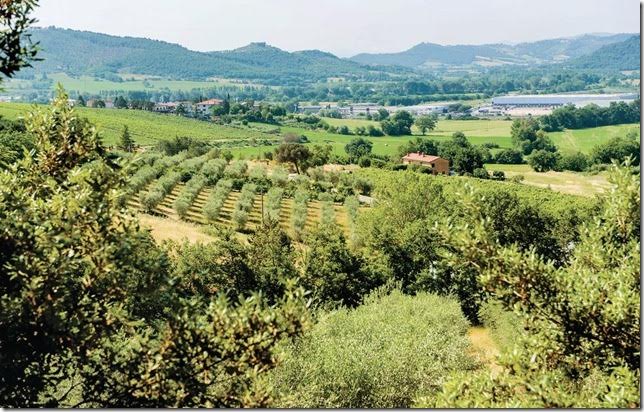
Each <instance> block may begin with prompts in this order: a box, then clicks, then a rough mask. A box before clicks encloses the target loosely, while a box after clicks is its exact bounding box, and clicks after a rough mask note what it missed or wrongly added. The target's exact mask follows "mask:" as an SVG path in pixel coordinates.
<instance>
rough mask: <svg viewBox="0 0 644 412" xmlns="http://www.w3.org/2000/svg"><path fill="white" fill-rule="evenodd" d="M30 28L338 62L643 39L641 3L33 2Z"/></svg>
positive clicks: (502, 0)
mask: <svg viewBox="0 0 644 412" xmlns="http://www.w3.org/2000/svg"><path fill="white" fill-rule="evenodd" d="M39 4H40V6H39V8H38V9H37V11H36V13H35V17H36V18H37V19H38V20H39V21H38V23H37V24H36V25H37V26H41V27H47V26H57V27H64V28H71V29H77V30H89V31H95V32H99V33H107V34H113V35H119V36H125V35H127V36H134V37H147V38H151V39H158V40H164V41H167V42H171V43H178V44H181V45H183V46H185V47H187V48H189V49H192V50H199V51H213V50H230V49H234V48H237V47H241V46H244V45H246V44H248V43H250V42H267V43H268V44H271V45H273V46H276V47H279V48H281V49H284V50H288V51H295V50H307V49H320V50H324V51H328V52H331V53H334V54H336V55H338V56H341V57H349V56H352V55H354V54H357V53H361V52H368V53H383V52H398V51H402V50H406V49H408V48H410V47H411V46H413V45H415V44H418V43H420V42H431V43H439V44H484V43H519V42H524V41H534V40H542V39H548V38H555V37H567V36H575V35H579V34H583V33H635V32H639V31H640V3H639V0H533V1H528V0H225V1H222V0H109V1H106V0H40V2H39Z"/></svg>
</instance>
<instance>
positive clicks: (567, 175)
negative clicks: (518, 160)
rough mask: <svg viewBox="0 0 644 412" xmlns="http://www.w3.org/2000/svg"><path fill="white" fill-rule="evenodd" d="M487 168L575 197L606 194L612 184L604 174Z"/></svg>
mask: <svg viewBox="0 0 644 412" xmlns="http://www.w3.org/2000/svg"><path fill="white" fill-rule="evenodd" d="M485 168H486V169H487V170H489V171H490V172H492V171H495V170H502V171H503V172H504V173H505V176H506V177H507V178H511V177H513V176H517V175H521V176H523V180H522V183H524V184H528V185H532V186H538V187H543V188H550V189H552V190H554V191H557V192H561V193H569V194H573V195H582V196H594V195H596V194H599V193H602V192H604V191H605V190H606V189H607V188H608V187H609V186H610V183H609V182H608V179H607V173H606V172H602V173H598V174H595V175H590V174H586V173H576V172H553V171H550V172H545V173H540V172H535V171H534V170H532V167H531V166H529V165H527V164H523V165H500V164H486V165H485Z"/></svg>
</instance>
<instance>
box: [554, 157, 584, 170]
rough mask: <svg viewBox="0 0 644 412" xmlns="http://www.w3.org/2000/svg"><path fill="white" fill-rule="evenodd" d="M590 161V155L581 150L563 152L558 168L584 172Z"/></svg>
mask: <svg viewBox="0 0 644 412" xmlns="http://www.w3.org/2000/svg"><path fill="white" fill-rule="evenodd" d="M589 163H590V160H589V159H588V156H586V155H585V154H583V153H581V152H577V153H569V154H563V155H562V156H561V157H560V158H559V163H558V166H557V169H559V170H571V171H573V172H583V171H584V170H586V169H587V168H588V165H589Z"/></svg>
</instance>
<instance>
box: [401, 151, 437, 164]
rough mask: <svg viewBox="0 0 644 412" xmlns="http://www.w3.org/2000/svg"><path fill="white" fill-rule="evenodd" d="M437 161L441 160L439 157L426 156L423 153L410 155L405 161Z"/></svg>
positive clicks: (404, 158)
mask: <svg viewBox="0 0 644 412" xmlns="http://www.w3.org/2000/svg"><path fill="white" fill-rule="evenodd" d="M436 159H440V157H438V156H432V155H426V154H423V153H408V154H407V155H406V156H405V157H403V160H410V161H416V162H433V161H435V160H436Z"/></svg>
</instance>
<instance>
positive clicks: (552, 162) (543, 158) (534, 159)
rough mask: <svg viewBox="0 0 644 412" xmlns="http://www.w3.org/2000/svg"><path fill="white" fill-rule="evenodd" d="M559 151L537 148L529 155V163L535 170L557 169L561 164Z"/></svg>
mask: <svg viewBox="0 0 644 412" xmlns="http://www.w3.org/2000/svg"><path fill="white" fill-rule="evenodd" d="M559 157H560V155H559V153H556V152H550V151H547V150H535V151H533V152H532V153H531V154H530V156H528V164H529V165H530V166H532V168H533V169H534V171H535V172H547V171H550V170H555V169H557V166H558V165H559V161H560V160H559Z"/></svg>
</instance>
